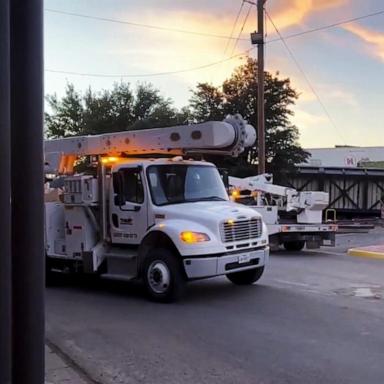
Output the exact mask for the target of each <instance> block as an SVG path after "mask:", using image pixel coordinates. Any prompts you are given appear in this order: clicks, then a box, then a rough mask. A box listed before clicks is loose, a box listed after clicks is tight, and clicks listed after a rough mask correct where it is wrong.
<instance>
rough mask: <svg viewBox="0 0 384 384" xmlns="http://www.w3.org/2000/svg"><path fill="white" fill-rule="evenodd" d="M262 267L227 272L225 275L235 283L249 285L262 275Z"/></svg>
mask: <svg viewBox="0 0 384 384" xmlns="http://www.w3.org/2000/svg"><path fill="white" fill-rule="evenodd" d="M263 272H264V267H259V268H255V269H248V270H246V271H242V272H234V273H228V274H227V275H226V276H227V278H228V280H229V281H231V282H232V283H233V284H236V285H250V284H253V283H255V282H256V281H257V280H259V279H260V277H261V276H262V275H263Z"/></svg>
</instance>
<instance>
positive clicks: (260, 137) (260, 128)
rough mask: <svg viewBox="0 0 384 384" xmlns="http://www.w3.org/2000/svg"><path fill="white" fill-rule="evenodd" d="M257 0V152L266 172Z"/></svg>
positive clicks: (260, 20)
mask: <svg viewBox="0 0 384 384" xmlns="http://www.w3.org/2000/svg"><path fill="white" fill-rule="evenodd" d="M265 2H266V0H257V32H254V33H252V34H251V41H252V44H257V143H258V146H257V152H258V162H259V164H258V172H259V174H262V173H265V116H264V108H265V102H264V4H265Z"/></svg>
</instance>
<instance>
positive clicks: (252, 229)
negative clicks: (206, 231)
mask: <svg viewBox="0 0 384 384" xmlns="http://www.w3.org/2000/svg"><path fill="white" fill-rule="evenodd" d="M262 231H263V224H262V221H261V219H260V218H259V217H253V218H252V219H245V220H235V221H233V222H232V221H231V222H230V221H227V222H224V223H222V224H221V229H220V232H221V240H222V241H223V242H224V243H229V242H232V241H242V240H250V239H254V238H257V237H260V236H261V233H262Z"/></svg>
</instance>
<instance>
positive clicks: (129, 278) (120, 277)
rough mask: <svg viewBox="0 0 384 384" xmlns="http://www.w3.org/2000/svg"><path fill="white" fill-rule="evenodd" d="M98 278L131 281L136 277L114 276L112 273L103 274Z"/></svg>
mask: <svg viewBox="0 0 384 384" xmlns="http://www.w3.org/2000/svg"><path fill="white" fill-rule="evenodd" d="M100 277H101V278H102V279H106V280H119V281H132V280H133V279H135V278H136V277H137V276H130V275H123V274H114V273H103V274H102V275H100Z"/></svg>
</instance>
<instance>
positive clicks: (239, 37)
mask: <svg viewBox="0 0 384 384" xmlns="http://www.w3.org/2000/svg"><path fill="white" fill-rule="evenodd" d="M251 9H252V5H251V4H250V5H249V8H248V12H247V14H246V15H245V18H244V21H243V25H242V26H241V29H240V32H239V34H238V35H237V39H236V41H235V44H234V45H233V48H232V53H231V55H233V54H234V53H235V49H236V47H237V43H238V42H239V40H240V39H241V34H242V33H243V31H244V28H245V24H246V23H247V20H248V17H249V15H250V13H251Z"/></svg>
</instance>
